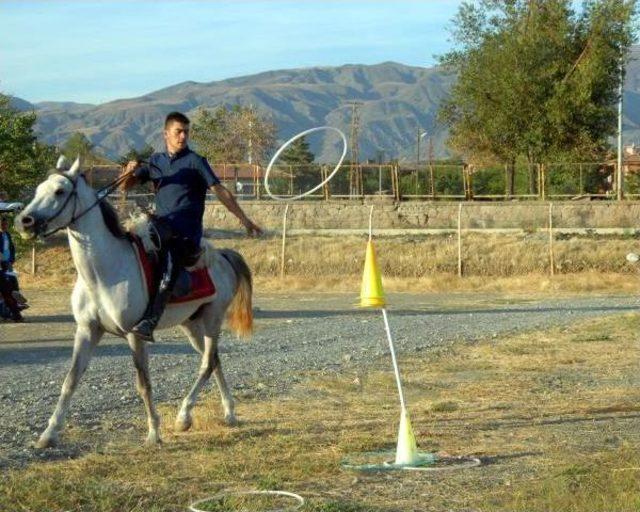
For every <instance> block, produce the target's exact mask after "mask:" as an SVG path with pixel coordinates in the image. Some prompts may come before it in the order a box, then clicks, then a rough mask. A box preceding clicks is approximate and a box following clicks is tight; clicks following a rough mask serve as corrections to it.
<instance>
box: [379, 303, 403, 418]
mask: <svg viewBox="0 0 640 512" xmlns="http://www.w3.org/2000/svg"><path fill="white" fill-rule="evenodd" d="M382 318H383V319H384V328H385V331H386V332H387V339H388V340H389V350H390V351H391V360H392V361H393V371H394V373H395V374H396V384H397V385H398V395H399V396H400V407H401V408H402V411H403V412H405V411H406V410H407V405H406V402H405V401H404V392H403V391H402V382H401V381H400V369H399V368H398V361H397V359H396V349H395V347H394V345H393V338H392V337H391V329H389V319H388V318H387V310H386V309H385V308H382Z"/></svg>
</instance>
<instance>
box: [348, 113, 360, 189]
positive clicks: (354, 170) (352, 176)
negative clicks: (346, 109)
mask: <svg viewBox="0 0 640 512" xmlns="http://www.w3.org/2000/svg"><path fill="white" fill-rule="evenodd" d="M347 105H350V106H351V165H350V166H349V196H351V197H354V196H355V197H357V196H361V195H362V193H363V190H362V170H361V169H360V166H359V165H358V164H359V160H360V155H359V153H358V150H359V149H358V136H359V132H360V110H359V109H360V107H361V106H362V102H361V101H348V102H347Z"/></svg>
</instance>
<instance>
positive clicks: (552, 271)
mask: <svg viewBox="0 0 640 512" xmlns="http://www.w3.org/2000/svg"><path fill="white" fill-rule="evenodd" d="M549 273H550V274H551V275H552V276H553V275H555V258H554V255H553V203H549Z"/></svg>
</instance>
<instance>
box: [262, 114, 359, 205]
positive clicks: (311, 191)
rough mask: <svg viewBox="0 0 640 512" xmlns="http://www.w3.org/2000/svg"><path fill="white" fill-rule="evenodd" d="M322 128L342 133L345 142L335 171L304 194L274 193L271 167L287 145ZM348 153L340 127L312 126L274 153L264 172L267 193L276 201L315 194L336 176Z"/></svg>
mask: <svg viewBox="0 0 640 512" xmlns="http://www.w3.org/2000/svg"><path fill="white" fill-rule="evenodd" d="M320 130H332V131H334V132H336V133H337V134H338V135H340V137H342V144H343V148H342V156H341V157H340V160H339V161H338V165H336V167H335V169H333V172H332V173H331V174H329V176H327V179H325V180H324V181H322V182H320V183H319V184H318V185H316V186H315V187H313V188H312V189H311V190H307V191H306V192H304V193H303V194H298V195H297V196H293V197H283V196H277V195H275V194H272V193H271V189H270V188H269V173H270V172H271V167H273V164H274V162H275V161H276V160H277V159H278V157H279V156H280V154H281V153H282V152H283V151H284V150H285V149H287V147H289V144H291V143H292V142H293V141H295V140H297V139H299V138H301V137H304V136H305V135H308V134H310V133H313V132H317V131H320ZM346 154H347V137H346V136H345V134H344V133H343V132H342V131H341V130H339V129H338V128H334V127H333V126H318V127H316V128H310V129H308V130H305V131H303V132H300V133H299V134H298V135H294V136H293V137H291V138H290V139H289V140H288V141H287V142H285V143H284V144H283V145H282V146H280V149H278V151H276V154H275V155H273V158H272V159H271V161H270V162H269V165H268V166H267V170H266V171H265V173H264V189H265V190H266V191H267V194H269V197H271V198H272V199H274V200H276V201H295V200H297V199H302V198H303V197H306V196H308V195H309V194H313V193H314V192H315V191H316V190H318V189H319V188H320V187H322V186H324V185H325V184H327V183H329V181H331V178H333V177H334V176H335V174H336V173H337V172H338V170H340V166H341V165H342V161H343V160H344V157H345V156H346Z"/></svg>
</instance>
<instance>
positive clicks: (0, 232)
mask: <svg viewBox="0 0 640 512" xmlns="http://www.w3.org/2000/svg"><path fill="white" fill-rule="evenodd" d="M15 261H16V248H15V246H14V245H13V240H12V239H11V234H10V233H9V221H8V220H7V218H6V217H2V218H1V219H0V267H2V270H4V271H5V272H6V271H9V270H11V267H12V266H13V264H14V262H15Z"/></svg>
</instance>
